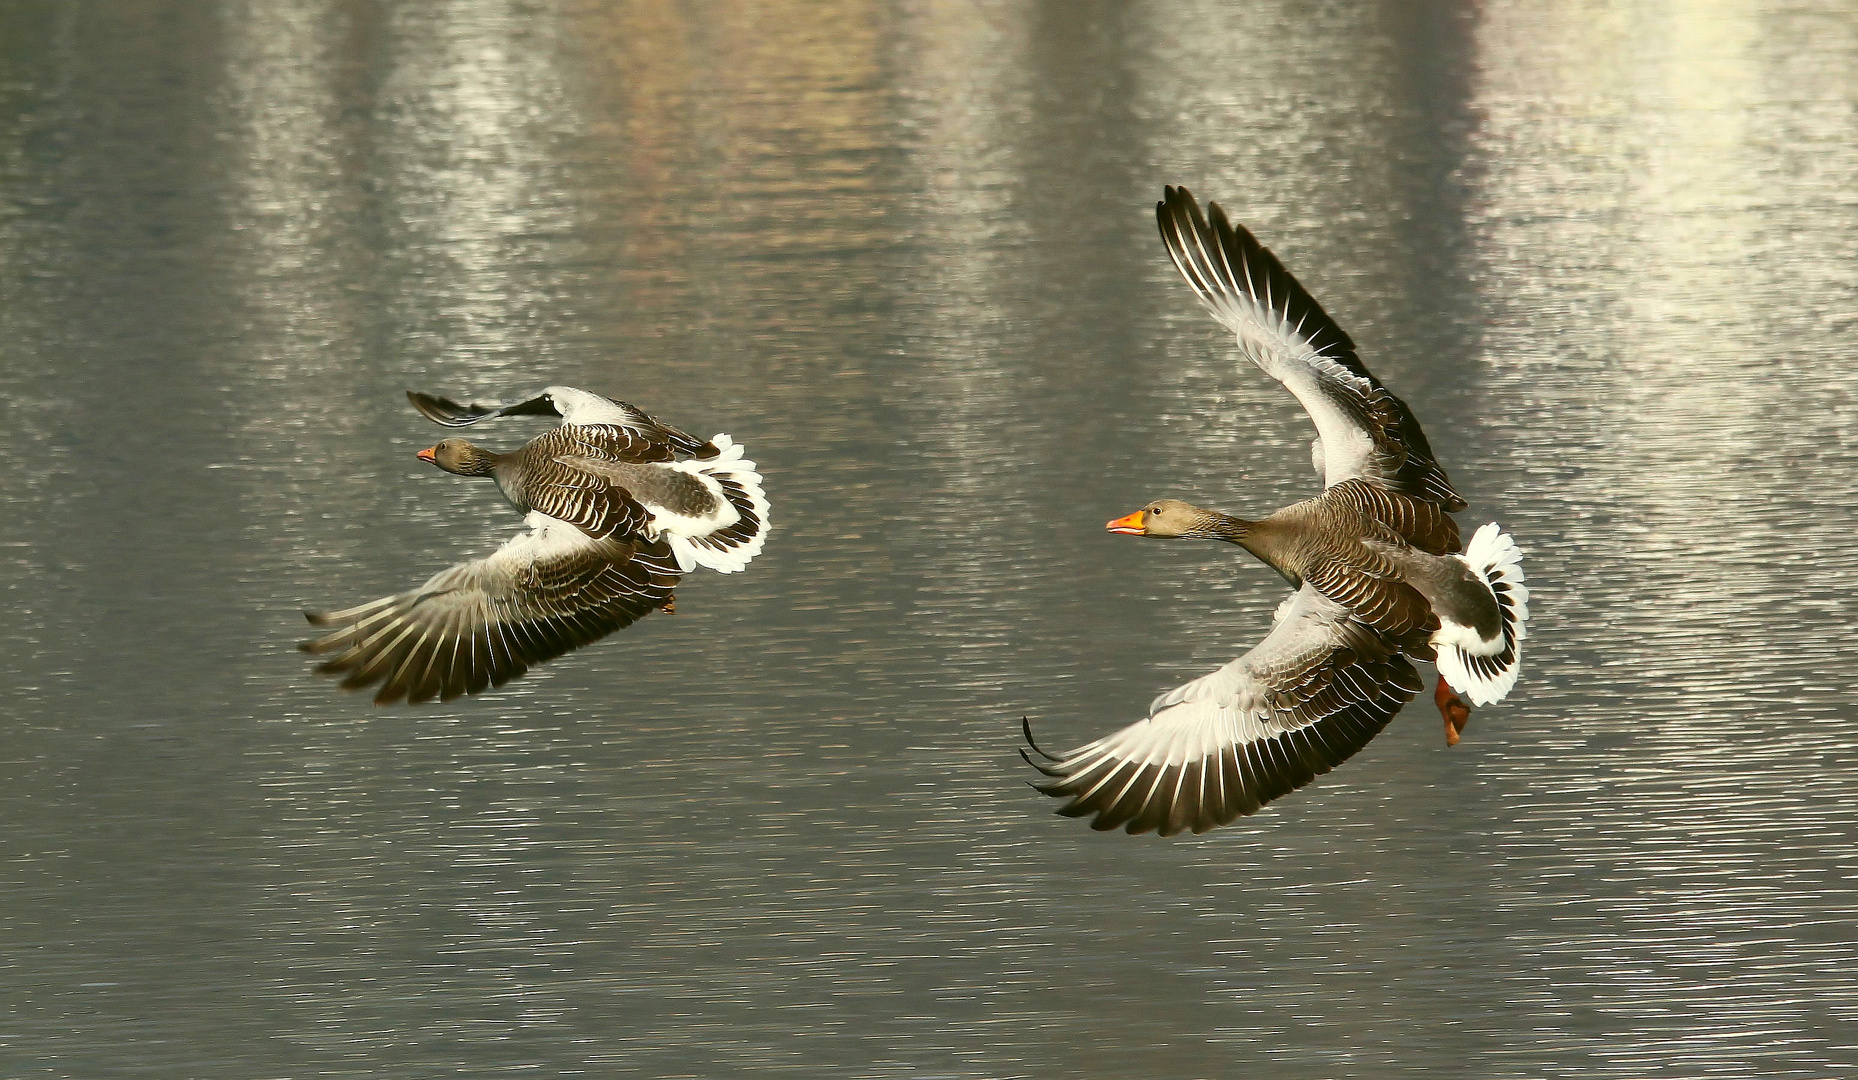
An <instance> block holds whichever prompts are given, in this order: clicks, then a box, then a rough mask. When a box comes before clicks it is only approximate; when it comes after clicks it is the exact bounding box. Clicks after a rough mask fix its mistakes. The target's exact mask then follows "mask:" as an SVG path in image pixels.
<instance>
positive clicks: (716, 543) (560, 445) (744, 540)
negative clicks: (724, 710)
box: [302, 386, 768, 704]
mask: <svg viewBox="0 0 1858 1080" xmlns="http://www.w3.org/2000/svg"><path fill="white" fill-rule="evenodd" d="M407 397H408V399H409V400H411V401H412V403H413V406H414V407H415V408H416V409H418V410H419V411H420V412H421V413H422V414H424V415H425V416H426V417H428V418H429V419H432V420H434V421H435V422H437V423H440V424H444V425H446V426H448V427H465V426H468V425H471V424H475V423H477V422H478V421H480V420H484V419H488V418H490V417H495V416H548V415H553V416H559V417H561V419H562V424H561V425H560V426H559V427H555V428H552V429H550V430H549V431H547V432H545V433H543V434H542V435H539V436H537V437H536V438H534V439H532V440H530V441H529V442H528V443H526V444H524V445H523V446H521V447H519V448H517V449H516V450H513V451H510V452H508V453H496V452H494V451H490V450H486V449H483V448H481V447H478V446H476V445H474V444H472V443H471V442H469V441H467V440H465V439H460V438H452V439H445V440H443V441H441V442H439V443H438V444H437V445H435V446H432V447H429V448H428V449H425V450H422V451H420V452H419V458H420V460H422V461H425V462H428V463H429V464H432V465H435V466H437V467H438V468H440V469H442V470H444V471H446V472H450V473H454V474H456V475H460V476H477V477H486V478H489V479H491V480H493V481H494V482H495V483H496V486H497V489H498V490H499V491H500V492H501V493H502V494H503V497H504V498H505V499H506V500H507V501H508V502H509V503H510V505H511V506H513V507H515V508H516V510H517V511H518V512H519V513H522V514H523V515H524V523H525V524H526V525H527V526H528V530H527V531H526V532H523V533H519V534H518V535H517V536H516V537H515V538H513V539H511V540H510V541H509V542H508V543H506V544H504V545H503V546H502V547H501V548H499V549H498V550H497V551H495V552H494V553H492V554H491V555H489V556H487V557H485V558H482V559H477V560H474V561H471V562H465V563H460V564H458V565H456V566H453V567H450V568H448V569H446V570H442V571H440V572H439V573H438V574H435V575H434V576H433V577H432V578H430V579H429V580H427V581H426V582H425V583H424V584H423V585H421V586H420V587H419V588H417V589H414V590H412V591H410V592H405V593H401V594H399V595H396V596H390V597H385V598H383V599H380V600H376V601H373V602H371V603H367V604H362V605H360V606H359V607H354V608H350V609H348V610H346V611H336V612H328V613H316V612H306V613H305V615H306V616H307V617H308V618H309V620H310V622H311V623H312V624H313V625H316V626H319V627H325V628H328V629H329V632H328V633H326V634H324V635H323V636H322V637H319V638H316V639H313V640H311V641H306V642H304V643H303V645H302V648H303V649H304V650H305V651H306V652H310V653H314V654H318V655H327V654H332V653H333V654H334V655H333V656H332V657H331V658H330V659H328V660H326V661H324V662H323V663H321V664H320V665H318V670H320V671H322V672H324V673H326V674H330V675H338V676H341V677H342V679H343V682H342V685H343V687H344V688H347V689H359V688H361V687H364V686H371V685H373V684H374V683H377V682H378V683H381V684H382V685H381V688H380V690H379V691H378V692H377V693H376V695H375V701H376V702H377V703H379V704H390V703H392V702H395V701H400V700H405V701H407V702H409V703H419V702H424V701H430V700H433V699H435V698H436V699H438V700H441V701H446V700H450V699H452V698H455V697H458V696H459V695H461V694H475V693H478V692H480V691H482V690H485V689H489V688H491V687H496V686H501V685H503V684H504V683H505V682H508V681H509V680H510V679H513V678H516V677H517V676H520V675H522V674H523V673H524V672H526V671H527V670H528V669H529V667H530V665H533V664H537V663H540V662H542V661H544V660H549V659H553V658H554V657H557V656H560V655H561V654H562V653H565V652H567V651H569V650H571V649H575V648H578V647H580V646H582V645H586V644H588V643H590V642H593V641H597V640H599V639H600V638H602V637H605V636H606V635H607V634H609V633H611V632H612V631H614V630H617V629H620V628H621V627H625V626H629V625H631V624H632V623H633V622H636V621H637V620H639V619H640V618H643V617H644V616H645V615H647V614H649V613H651V612H653V611H658V610H663V611H671V610H673V608H674V597H673V592H674V590H675V589H676V587H677V583H678V580H679V578H680V577H681V576H682V575H684V574H687V573H689V572H691V571H692V570H694V569H695V568H696V567H698V566H707V567H710V568H712V569H715V570H718V571H720V572H722V573H733V572H735V571H738V570H741V569H743V568H744V567H746V566H747V565H748V563H749V561H750V560H751V559H753V558H754V557H755V556H756V555H758V554H760V552H761V549H762V546H763V544H764V543H765V542H766V539H767V530H768V502H767V498H766V496H765V495H764V494H763V493H762V489H761V476H760V474H759V473H758V472H757V471H756V467H755V463H754V462H752V461H749V460H747V459H745V458H744V457H743V456H742V455H743V451H742V447H741V446H740V445H738V444H736V443H735V442H734V441H733V440H732V439H730V438H729V436H727V435H720V434H719V435H717V436H715V437H714V438H712V439H710V440H708V441H701V440H698V439H696V438H694V437H692V436H690V435H687V434H685V433H684V432H682V431H679V430H678V429H676V428H673V427H671V426H669V425H666V424H663V423H660V422H659V421H657V420H656V419H654V418H652V417H651V416H649V415H647V414H646V413H645V412H644V411H643V410H640V409H639V408H637V407H636V406H633V405H629V404H627V403H626V402H623V401H614V400H610V399H608V398H604V397H601V396H600V395H598V394H592V393H589V392H587V391H585V390H578V389H575V388H573V387H565V386H551V387H549V388H547V389H546V390H543V391H542V392H541V393H540V394H537V395H534V396H532V397H529V398H525V399H524V400H522V401H518V402H516V403H515V404H512V405H502V406H480V405H459V404H458V403H456V402H454V401H451V400H449V399H446V398H441V397H435V396H432V395H428V394H417V393H413V392H410V391H409V392H408V394H407Z"/></svg>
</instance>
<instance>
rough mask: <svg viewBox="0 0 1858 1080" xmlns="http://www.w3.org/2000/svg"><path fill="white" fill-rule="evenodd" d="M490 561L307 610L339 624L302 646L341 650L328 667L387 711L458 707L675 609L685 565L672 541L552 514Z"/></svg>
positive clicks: (316, 621) (322, 622)
mask: <svg viewBox="0 0 1858 1080" xmlns="http://www.w3.org/2000/svg"><path fill="white" fill-rule="evenodd" d="M526 522H527V524H528V525H529V530H530V531H528V532H526V533H522V534H520V535H518V536H517V537H516V538H515V539H512V540H511V541H510V542H509V543H506V544H504V545H503V546H502V547H501V548H499V549H497V551H496V552H495V553H493V554H491V555H490V556H489V557H488V558H483V559H478V560H477V561H475V562H467V563H460V564H458V565H457V566H453V567H451V568H449V569H446V570H442V571H440V572H439V573H437V574H435V575H433V576H432V578H431V579H430V580H428V581H427V582H426V583H425V584H424V585H421V586H420V587H419V588H417V589H415V590H413V591H412V592H407V593H401V594H400V595H398V596H389V597H385V598H383V599H380V600H376V601H373V602H372V603H368V604H363V605H361V606H360V607H355V608H350V609H348V610H347V611H336V612H330V613H327V614H319V613H315V612H305V613H304V615H305V616H306V617H307V618H308V619H309V620H310V622H311V623H312V624H313V625H316V626H322V627H334V628H335V629H334V630H333V631H332V632H330V633H328V634H326V635H324V636H323V637H320V638H316V639H315V640H312V641H306V642H304V643H303V644H302V645H301V646H300V648H302V649H303V650H304V651H305V652H309V653H315V654H319V655H320V654H328V653H335V654H336V655H335V656H334V657H333V658H332V659H330V660H327V661H325V662H323V663H322V664H319V665H317V670H318V671H321V672H324V673H326V674H329V675H338V676H342V687H343V689H346V690H356V689H360V688H361V687H364V686H369V685H372V684H374V683H377V682H379V683H382V684H383V685H382V686H381V689H380V691H379V692H378V693H376V694H375V696H374V701H375V703H376V704H379V705H389V704H392V703H393V702H396V701H399V700H402V699H405V700H406V701H407V703H409V704H419V703H421V702H426V701H431V700H432V699H434V698H437V699H439V700H440V701H449V700H451V699H452V698H455V697H458V696H460V695H462V694H475V693H478V692H479V691H482V690H485V689H488V688H490V687H494V686H502V685H503V684H504V683H506V682H508V681H510V680H511V679H514V678H516V677H517V676H519V675H522V674H523V673H524V672H526V671H528V670H529V666H530V665H531V664H539V663H541V662H542V661H544V660H550V659H553V658H554V657H557V656H560V655H561V654H563V653H565V652H568V651H570V650H572V649H577V648H579V647H581V646H582V645H586V644H588V643H590V642H593V641H598V640H599V639H601V638H603V637H605V636H606V635H607V634H610V633H612V632H613V631H615V630H618V629H619V628H621V627H623V626H628V625H631V624H632V623H633V622H636V621H637V620H639V619H640V618H642V617H644V616H645V615H646V614H648V613H650V612H652V611H655V610H657V609H659V608H662V607H665V606H666V605H667V604H669V603H670V602H671V594H672V590H673V589H674V588H676V586H677V582H678V568H677V561H676V559H675V558H673V556H672V554H671V551H670V549H669V548H667V547H666V546H665V545H664V544H662V543H655V544H644V543H642V542H620V541H615V540H594V539H591V538H590V537H588V536H587V535H586V534H585V533H582V532H581V531H580V530H578V529H576V528H574V527H573V526H571V525H569V524H567V523H566V522H562V521H558V520H556V519H554V518H551V517H549V516H547V515H546V514H540V513H532V514H530V515H529V516H528V517H527V519H526Z"/></svg>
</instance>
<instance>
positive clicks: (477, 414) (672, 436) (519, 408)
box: [406, 386, 716, 460]
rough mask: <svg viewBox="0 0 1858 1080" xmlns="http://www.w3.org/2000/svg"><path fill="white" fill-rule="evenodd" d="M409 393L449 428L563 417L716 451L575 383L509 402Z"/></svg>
mask: <svg viewBox="0 0 1858 1080" xmlns="http://www.w3.org/2000/svg"><path fill="white" fill-rule="evenodd" d="M406 396H407V400H408V401H410V402H412V403H413V407H414V408H415V409H418V410H419V413H420V415H422V416H424V417H425V418H426V419H428V420H431V421H432V422H433V423H435V424H443V425H445V426H446V427H469V426H470V425H472V424H475V423H477V422H478V421H479V420H484V419H487V418H489V417H493V416H558V417H560V418H561V422H562V423H563V424H578V425H586V426H594V425H604V426H610V427H615V428H621V429H624V430H626V431H629V432H634V433H636V434H638V435H640V436H643V437H644V438H645V439H646V440H648V441H651V442H661V443H664V444H666V445H668V446H670V447H671V448H672V449H674V450H676V451H677V452H679V453H684V454H692V455H695V456H697V457H710V456H713V455H714V453H715V450H716V448H715V447H713V446H711V445H710V444H708V443H705V442H702V441H700V440H698V439H696V438H694V437H692V436H690V435H688V434H686V433H684V432H682V431H680V430H678V429H677V428H674V427H672V426H671V425H669V424H666V423H662V422H660V421H659V420H657V419H656V418H654V417H653V416H651V415H650V414H649V413H647V412H646V411H645V410H644V409H641V408H639V407H638V406H637V405H633V404H631V403H629V402H624V401H620V400H618V399H616V398H608V397H602V396H601V395H599V394H595V393H590V392H588V391H586V390H579V389H576V388H574V387H572V386H550V387H548V388H546V389H544V390H543V391H541V392H540V393H538V394H533V395H530V396H529V397H526V398H523V399H521V400H519V401H516V402H514V403H512V404H509V405H460V404H459V403H458V402H456V401H453V400H451V399H450V398H444V397H439V396H437V395H434V394H421V393H417V392H415V391H412V390H408V391H407V392H406ZM641 460H642V459H641Z"/></svg>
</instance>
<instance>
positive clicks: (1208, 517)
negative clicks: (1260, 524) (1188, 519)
mask: <svg viewBox="0 0 1858 1080" xmlns="http://www.w3.org/2000/svg"><path fill="white" fill-rule="evenodd" d="M1203 513H1204V514H1205V517H1204V518H1203V519H1202V520H1201V522H1200V523H1199V524H1196V525H1195V526H1194V528H1193V530H1192V531H1190V532H1185V533H1182V534H1181V535H1182V536H1191V537H1195V538H1200V539H1206V540H1224V541H1225V542H1226V543H1228V544H1239V545H1241V546H1243V545H1244V544H1245V541H1246V539H1247V538H1248V537H1250V536H1251V534H1252V523H1251V522H1249V521H1246V520H1245V519H1244V518H1235V517H1233V516H1232V515H1230V514H1222V513H1220V512H1219V511H1217V510H1207V511H1204V512H1203Z"/></svg>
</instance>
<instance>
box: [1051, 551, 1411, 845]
mask: <svg viewBox="0 0 1858 1080" xmlns="http://www.w3.org/2000/svg"><path fill="white" fill-rule="evenodd" d="M1420 688H1421V683H1420V681H1419V676H1418V674H1417V673H1416V672H1414V670H1413V666H1412V665H1411V664H1409V663H1407V661H1406V659H1405V658H1404V657H1403V656H1401V655H1400V652H1399V649H1398V647H1397V646H1396V645H1395V644H1394V643H1392V642H1389V641H1388V640H1387V639H1386V638H1385V637H1383V636H1382V635H1380V634H1379V633H1377V632H1375V631H1374V630H1373V629H1372V628H1371V627H1368V626H1366V625H1364V624H1362V623H1361V622H1359V621H1358V620H1356V619H1354V618H1353V617H1352V616H1351V614H1350V613H1349V612H1348V611H1347V610H1346V609H1344V608H1343V607H1341V606H1340V605H1338V604H1336V603H1335V602H1334V601H1333V600H1330V599H1329V598H1328V597H1326V596H1324V595H1323V594H1322V593H1320V592H1317V591H1316V590H1315V589H1314V588H1312V587H1310V586H1307V585H1306V586H1305V587H1304V588H1303V589H1302V590H1300V591H1299V592H1298V593H1297V594H1296V595H1295V596H1294V597H1293V598H1292V599H1291V601H1290V602H1289V603H1288V604H1287V605H1286V606H1285V609H1284V610H1283V612H1282V613H1281V614H1280V616H1279V618H1278V621H1277V624H1276V625H1275V626H1274V627H1272V629H1271V632H1270V633H1269V634H1267V635H1266V636H1265V639H1264V640H1263V641H1261V642H1259V643H1258V646H1257V647H1256V648H1254V649H1252V650H1251V651H1250V652H1248V653H1246V654H1245V655H1244V656H1241V657H1239V658H1238V659H1237V660H1234V661H1233V662H1232V663H1230V664H1227V665H1226V666H1225V667H1222V668H1220V669H1219V670H1218V671H1215V672H1213V673H1212V674H1210V675H1206V676H1204V677H1202V678H1199V679H1196V680H1194V681H1193V682H1190V683H1187V684H1186V685H1184V686H1182V687H1180V688H1178V689H1176V690H1174V691H1172V692H1171V693H1168V694H1164V695H1163V696H1161V697H1159V698H1157V699H1156V700H1155V702H1154V704H1153V705H1151V706H1150V707H1149V717H1148V719H1146V720H1140V721H1137V722H1136V723H1134V724H1131V725H1129V726H1128V727H1125V728H1123V729H1122V730H1120V731H1118V732H1116V733H1114V734H1112V735H1109V736H1106V737H1104V738H1102V739H1098V740H1097V741H1096V742H1093V743H1090V744H1088V745H1086V746H1081V747H1079V748H1078V749H1076V750H1073V751H1071V752H1070V753H1068V754H1065V755H1063V756H1061V757H1055V758H1054V757H1050V756H1049V755H1045V756H1046V757H1047V759H1048V760H1046V761H1044V762H1040V761H1036V760H1034V759H1033V758H1031V757H1030V756H1028V757H1027V759H1026V760H1027V761H1029V762H1031V763H1032V764H1033V765H1034V766H1035V767H1036V768H1038V770H1039V771H1040V772H1043V773H1044V774H1045V775H1046V776H1047V777H1050V778H1051V779H1050V780H1048V781H1047V782H1045V783H1041V784H1037V785H1035V786H1036V787H1037V788H1038V789H1039V790H1040V791H1042V792H1044V793H1045V794H1047V795H1051V796H1053V797H1054V798H1061V799H1068V800H1069V801H1068V802H1067V803H1066V804H1065V805H1064V806H1062V807H1060V808H1059V809H1058V812H1059V813H1060V814H1063V815H1065V816H1067V817H1092V816H1093V815H1094V820H1093V821H1092V822H1091V828H1093V829H1100V830H1107V829H1114V828H1117V827H1119V826H1120V827H1123V828H1124V829H1126V830H1127V831H1128V832H1131V833H1140V832H1148V831H1150V830H1153V831H1155V832H1158V833H1160V834H1161V835H1163V836H1168V835H1171V834H1173V833H1177V832H1180V831H1181V830H1183V829H1192V830H1193V831H1194V832H1197V833H1198V832H1205V831H1206V830H1208V829H1210V828H1213V827H1214V826H1216V825H1224V824H1227V823H1228V822H1230V821H1232V820H1233V819H1234V818H1237V817H1238V816H1239V815H1241V814H1249V813H1252V812H1253V811H1255V810H1257V809H1258V808H1259V807H1261V806H1263V805H1264V804H1265V803H1268V802H1270V801H1271V800H1272V799H1275V798H1277V797H1278V796H1280V795H1284V794H1286V793H1288V792H1291V791H1295V790H1296V789H1297V788H1300V787H1302V786H1303V785H1305V784H1307V783H1309V782H1310V781H1311V780H1312V779H1314V778H1315V777H1316V776H1318V775H1320V774H1322V773H1326V772H1328V771H1329V770H1330V769H1332V768H1334V767H1335V766H1337V765H1339V764H1341V763H1342V762H1344V761H1346V760H1348V758H1350V757H1351V756H1353V755H1354V753H1355V752H1356V751H1357V750H1360V749H1361V748H1362V747H1363V746H1365V745H1367V743H1368V740H1370V739H1372V738H1374V736H1375V735H1376V734H1378V733H1379V732H1380V730H1381V729H1382V728H1384V727H1386V726H1387V721H1388V720H1390V719H1391V718H1392V717H1393V715H1394V714H1395V713H1397V712H1399V711H1400V707H1401V706H1402V705H1404V704H1406V703H1407V701H1409V700H1411V699H1412V697H1413V695H1414V694H1416V693H1418V692H1419V690H1420ZM1027 738H1028V741H1030V738H1031V731H1030V728H1028V731H1027ZM1033 749H1034V750H1037V749H1038V748H1037V747H1036V746H1035V747H1033ZM1022 753H1023V751H1022ZM1041 753H1043V752H1042V751H1041Z"/></svg>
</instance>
